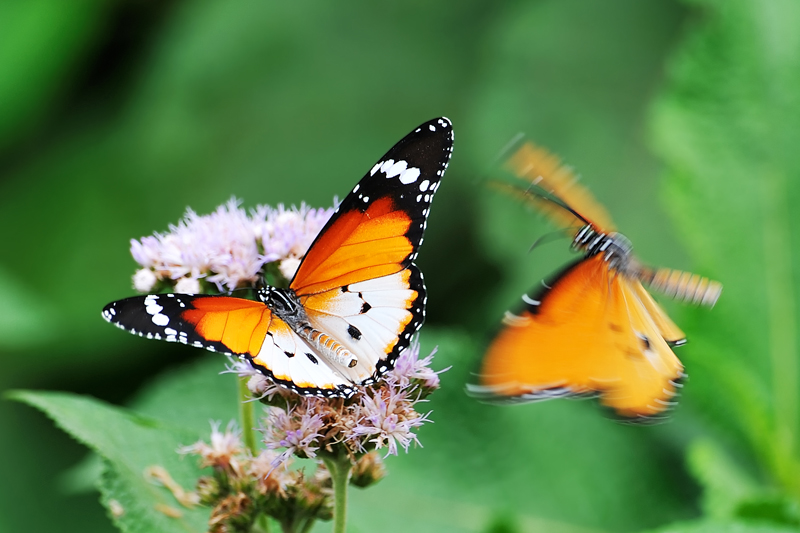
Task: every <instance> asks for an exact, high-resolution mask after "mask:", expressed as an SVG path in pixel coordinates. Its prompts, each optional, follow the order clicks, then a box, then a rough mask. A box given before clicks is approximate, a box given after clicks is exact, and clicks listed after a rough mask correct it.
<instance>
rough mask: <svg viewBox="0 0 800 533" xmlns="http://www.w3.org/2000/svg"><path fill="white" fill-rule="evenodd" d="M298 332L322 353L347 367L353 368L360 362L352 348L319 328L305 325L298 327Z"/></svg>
mask: <svg viewBox="0 0 800 533" xmlns="http://www.w3.org/2000/svg"><path fill="white" fill-rule="evenodd" d="M351 327H352V326H351ZM353 329H355V328H353ZM297 333H298V334H299V335H300V336H301V337H303V338H305V339H307V340H308V341H310V342H311V343H312V344H313V346H314V347H315V348H316V349H317V350H319V351H320V353H322V354H324V355H326V356H327V357H328V358H329V359H330V360H331V361H334V362H335V363H338V364H340V365H342V366H344V367H347V368H353V367H354V366H356V365H357V364H358V359H356V357H355V356H354V355H353V354H352V353H351V352H350V350H348V349H347V348H345V347H344V346H342V345H341V344H339V343H338V342H337V341H336V339H334V338H333V337H331V336H330V335H327V334H325V333H323V332H321V331H319V330H318V329H314V328H313V327H311V326H310V325H304V326H302V327H300V328H298V331H297ZM354 338H355V337H354Z"/></svg>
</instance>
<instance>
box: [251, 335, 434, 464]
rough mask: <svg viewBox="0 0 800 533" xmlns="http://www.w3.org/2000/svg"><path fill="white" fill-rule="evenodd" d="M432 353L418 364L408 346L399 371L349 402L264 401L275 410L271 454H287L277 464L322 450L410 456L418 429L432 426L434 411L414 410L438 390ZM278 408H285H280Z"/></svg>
mask: <svg viewBox="0 0 800 533" xmlns="http://www.w3.org/2000/svg"><path fill="white" fill-rule="evenodd" d="M432 360H433V353H432V354H431V355H429V356H428V357H425V358H424V359H419V345H418V344H417V343H414V344H412V345H411V346H409V347H408V348H407V349H406V350H405V351H404V352H403V354H402V355H401V356H400V358H398V361H397V366H396V368H395V369H394V370H393V371H391V372H389V373H387V374H386V375H385V376H384V377H383V379H382V380H380V381H378V382H377V383H375V384H373V385H369V386H359V387H356V393H355V394H354V395H353V396H352V397H351V398H349V399H346V400H345V399H325V398H317V397H306V396H300V395H298V394H295V393H293V392H289V391H285V392H283V393H281V394H280V397H279V398H272V399H262V401H266V402H267V403H269V404H270V405H272V407H270V408H269V409H270V410H269V414H268V417H267V419H266V421H265V423H264V427H265V429H264V431H263V433H264V442H265V444H266V446H267V448H269V449H272V450H278V449H283V450H284V452H283V454H281V455H280V456H278V457H277V458H276V465H277V464H278V463H279V462H280V461H282V460H285V459H286V458H287V457H289V456H290V455H292V454H294V455H297V456H299V457H316V455H317V453H318V451H319V450H320V449H324V450H327V451H331V450H337V449H339V450H341V452H342V453H345V454H348V455H350V456H351V457H356V456H357V455H360V454H363V453H366V452H368V451H370V450H373V449H382V448H386V449H387V455H397V454H398V453H399V450H400V449H401V448H402V449H403V450H405V451H408V448H409V446H410V445H411V443H412V442H413V443H417V444H419V439H418V437H417V434H416V429H417V428H419V427H421V426H422V425H424V424H425V423H426V422H430V418H429V415H430V412H427V413H425V414H420V413H419V412H417V411H416V409H415V406H417V405H419V403H420V402H422V401H424V397H425V396H427V395H428V394H430V392H432V391H433V390H434V389H436V388H437V387H438V386H439V376H438V374H439V373H440V372H442V371H439V372H435V371H433V370H431V369H430V367H429V366H428V365H430V363H431V362H432ZM275 404H280V407H276V406H275Z"/></svg>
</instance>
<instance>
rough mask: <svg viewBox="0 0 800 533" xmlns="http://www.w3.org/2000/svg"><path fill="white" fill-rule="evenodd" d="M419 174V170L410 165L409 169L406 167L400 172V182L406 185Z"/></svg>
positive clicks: (413, 180)
mask: <svg viewBox="0 0 800 533" xmlns="http://www.w3.org/2000/svg"><path fill="white" fill-rule="evenodd" d="M419 174H420V171H419V169H418V168H416V167H411V168H409V169H406V170H405V171H403V173H402V174H400V183H403V184H404V185H408V184H409V183H414V182H415V181H417V178H419Z"/></svg>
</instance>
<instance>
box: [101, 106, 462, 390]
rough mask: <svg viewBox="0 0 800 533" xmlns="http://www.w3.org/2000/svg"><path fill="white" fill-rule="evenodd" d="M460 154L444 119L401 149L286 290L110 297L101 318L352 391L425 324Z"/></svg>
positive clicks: (360, 190)
mask: <svg viewBox="0 0 800 533" xmlns="http://www.w3.org/2000/svg"><path fill="white" fill-rule="evenodd" d="M452 151H453V128H452V125H451V124H450V121H449V120H448V119H446V118H437V119H433V120H430V121H428V122H426V123H424V124H422V125H421V126H419V127H418V128H416V129H415V130H414V131H412V132H411V133H409V134H408V135H407V136H406V137H405V138H403V139H402V140H401V141H400V142H398V143H397V144H396V145H395V146H394V147H393V148H392V149H391V150H389V152H387V153H386V155H384V156H383V157H382V158H381V159H380V160H379V161H378V162H377V163H376V164H375V165H374V166H373V167H372V169H371V170H370V171H369V172H367V174H366V175H365V176H364V177H363V178H362V179H361V181H359V182H358V184H357V185H356V186H355V187H354V188H353V190H352V191H351V192H350V193H349V194H348V195H347V197H345V199H344V200H343V201H342V203H341V204H340V205H339V207H338V208H337V209H336V211H335V212H334V214H333V216H332V217H331V218H330V220H329V221H328V223H327V224H326V225H325V227H323V229H322V231H320V233H319V234H318V235H317V237H316V239H315V240H314V242H313V243H312V245H311V247H310V248H309V250H308V252H307V253H306V255H305V257H304V258H303V260H302V262H301V263H300V265H299V267H298V269H297V272H296V274H295V276H294V278H293V279H292V281H291V283H290V284H289V287H288V288H287V289H283V288H276V287H271V286H265V287H264V288H260V289H259V290H258V297H259V300H260V301H253V300H247V299H243V298H234V297H230V296H200V295H197V296H193V295H186V294H151V295H148V296H137V297H133V298H127V299H125V300H119V301H116V302H112V303H110V304H108V305H107V306H105V308H104V309H103V318H105V319H106V320H108V321H109V322H111V323H112V324H115V325H117V326H119V327H121V328H123V329H125V330H127V331H129V332H131V333H134V334H138V335H139V336H145V337H147V338H153V339H159V340H166V341H170V342H181V343H184V344H189V345H192V346H196V347H198V348H205V349H207V350H210V351H213V352H222V353H225V354H229V355H236V356H239V357H240V358H243V359H246V360H247V361H249V362H250V363H251V364H252V365H253V367H255V368H256V369H258V370H259V371H261V372H262V373H263V374H265V375H266V376H268V377H269V378H271V379H272V380H274V381H275V382H276V383H278V384H280V385H283V386H285V387H288V388H290V389H292V390H295V391H297V392H299V393H301V394H306V395H319V396H344V397H347V396H350V395H352V394H353V385H354V384H369V383H372V382H374V381H375V380H376V379H378V378H379V377H380V376H381V375H382V374H384V373H385V372H387V371H388V370H390V369H391V368H393V366H394V363H395V361H396V359H397V357H398V356H399V354H400V353H401V352H402V351H403V350H404V349H405V348H407V347H408V345H409V343H410V342H411V337H412V335H413V334H414V333H416V331H417V330H418V329H419V328H420V326H421V325H422V322H423V320H424V318H425V303H426V295H425V285H424V283H423V280H422V273H421V272H420V271H419V269H418V268H417V267H416V266H415V265H414V263H413V261H414V259H415V258H416V256H417V251H418V249H419V246H420V244H422V238H423V234H424V232H425V227H426V224H427V218H428V213H429V212H430V205H431V200H432V199H433V195H434V193H435V192H436V190H437V189H438V188H439V184H440V180H441V179H442V176H444V173H445V170H446V169H447V165H448V163H449V161H450V155H451V153H452Z"/></svg>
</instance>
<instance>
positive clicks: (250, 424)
mask: <svg viewBox="0 0 800 533" xmlns="http://www.w3.org/2000/svg"><path fill="white" fill-rule="evenodd" d="M248 379H249V378H247V377H245V376H242V377H240V378H239V420H240V421H241V423H242V437H244V444H245V446H247V449H248V450H250V454H251V455H252V456H253V457H255V456H256V455H258V448H257V447H256V433H255V429H254V428H255V425H256V422H255V416H254V415H253V402H251V401H248V400H250V399H251V394H250V389H248V388H247V380H248Z"/></svg>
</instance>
